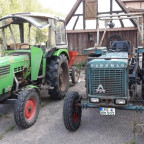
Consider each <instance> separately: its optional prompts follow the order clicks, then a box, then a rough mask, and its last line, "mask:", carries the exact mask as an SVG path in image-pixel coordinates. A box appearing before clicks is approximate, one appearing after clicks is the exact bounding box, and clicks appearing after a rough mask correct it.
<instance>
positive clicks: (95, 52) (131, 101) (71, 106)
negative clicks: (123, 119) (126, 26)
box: [63, 14, 144, 131]
mask: <svg viewBox="0 0 144 144" xmlns="http://www.w3.org/2000/svg"><path fill="white" fill-rule="evenodd" d="M122 16H124V17H122ZM117 18H118V19H123V18H124V19H126V18H128V19H129V18H132V19H133V20H135V18H136V19H137V18H143V15H141V14H140V15H139V14H124V15H114V16H113V15H109V16H103V17H100V16H98V17H97V20H99V19H100V20H105V21H106V23H107V24H109V23H111V21H112V20H113V19H117ZM142 24H143V23H142ZM139 26H140V24H138V27H139ZM142 28H143V26H142V25H141V28H140V29H141V31H140V29H139V34H140V35H141V36H142V38H141V42H142V44H144V41H143V29H142ZM140 32H141V33H140ZM104 35H105V32H104ZM104 35H103V36H102V39H103V38H104ZM97 36H98V37H97V44H96V45H95V47H93V48H88V49H86V50H85V51H84V54H85V55H89V57H88V58H87V61H86V76H85V77H86V78H85V79H86V97H82V96H80V95H79V93H78V92H74V91H72V92H68V93H67V94H66V97H65V100H64V105H63V120H64V124H65V127H66V129H68V130H69V131H75V130H77V129H78V128H79V126H80V122H81V113H82V109H86V108H99V111H100V115H115V113H116V111H115V109H121V110H137V111H143V110H144V105H143V102H144V48H143V46H144V45H143V46H139V47H138V48H136V51H135V52H132V48H131V42H130V41H128V40H123V41H111V42H110V47H109V48H107V47H102V46H101V43H102V41H101V42H100V43H99V29H97ZM140 55H142V66H141V64H140V63H139V57H140ZM140 86H141V93H138V90H137V89H138V87H140Z"/></svg>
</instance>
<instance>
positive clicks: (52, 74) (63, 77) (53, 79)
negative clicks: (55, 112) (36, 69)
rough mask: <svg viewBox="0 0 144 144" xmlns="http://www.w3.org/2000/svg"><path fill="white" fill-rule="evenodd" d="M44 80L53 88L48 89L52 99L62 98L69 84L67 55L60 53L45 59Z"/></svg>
mask: <svg viewBox="0 0 144 144" xmlns="http://www.w3.org/2000/svg"><path fill="white" fill-rule="evenodd" d="M46 80H47V83H48V84H49V85H51V87H53V88H54V89H50V90H49V94H50V96H51V98H53V99H62V98H63V97H64V96H65V95H66V93H67V91H68V86H69V67H68V60H67V57H66V56H65V55H64V54H62V55H60V56H59V57H52V58H50V59H48V60H47V70H46Z"/></svg>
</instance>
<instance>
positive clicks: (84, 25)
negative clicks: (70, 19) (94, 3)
mask: <svg viewBox="0 0 144 144" xmlns="http://www.w3.org/2000/svg"><path fill="white" fill-rule="evenodd" d="M85 27H86V23H85V0H83V29H85Z"/></svg>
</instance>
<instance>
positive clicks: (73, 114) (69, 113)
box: [63, 92, 82, 131]
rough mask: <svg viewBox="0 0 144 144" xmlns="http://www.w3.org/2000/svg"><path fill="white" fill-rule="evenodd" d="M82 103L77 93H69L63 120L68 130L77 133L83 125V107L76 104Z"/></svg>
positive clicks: (64, 106)
mask: <svg viewBox="0 0 144 144" xmlns="http://www.w3.org/2000/svg"><path fill="white" fill-rule="evenodd" d="M78 103H79V104H80V103H81V99H80V95H79V94H78V93H77V92H68V93H67V94H66V97H65V100H64V105H63V120H64V125H65V127H66V129H68V130H69V131H76V130H77V129H78V128H79V126H80V123H81V114H82V110H81V107H79V106H76V104H78Z"/></svg>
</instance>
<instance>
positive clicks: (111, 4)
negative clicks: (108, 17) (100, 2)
mask: <svg viewBox="0 0 144 144" xmlns="http://www.w3.org/2000/svg"><path fill="white" fill-rule="evenodd" d="M112 7H113V0H110V14H112Z"/></svg>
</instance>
